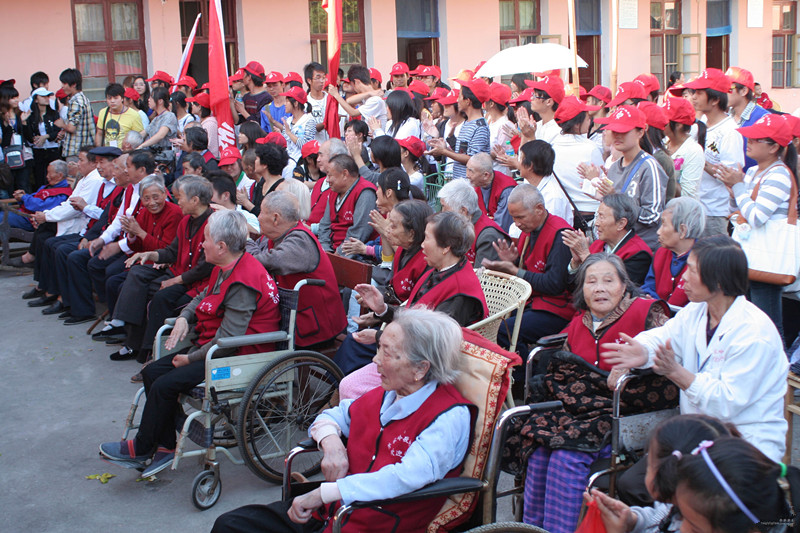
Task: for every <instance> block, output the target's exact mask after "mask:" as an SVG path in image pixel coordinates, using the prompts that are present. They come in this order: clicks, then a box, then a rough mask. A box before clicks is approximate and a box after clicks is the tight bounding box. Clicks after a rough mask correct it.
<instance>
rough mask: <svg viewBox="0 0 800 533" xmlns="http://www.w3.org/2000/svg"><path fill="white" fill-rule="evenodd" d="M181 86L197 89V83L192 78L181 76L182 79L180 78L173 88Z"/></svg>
mask: <svg viewBox="0 0 800 533" xmlns="http://www.w3.org/2000/svg"><path fill="white" fill-rule="evenodd" d="M179 85H184V86H186V87H189V89H194V88H196V87H197V82H196V81H195V79H194V78H193V77H191V76H181V77H180V78H178V81H176V82H175V84H174V85H173V87H177V86H179Z"/></svg>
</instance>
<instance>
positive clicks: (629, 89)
mask: <svg viewBox="0 0 800 533" xmlns="http://www.w3.org/2000/svg"><path fill="white" fill-rule="evenodd" d="M631 98H638V99H640V100H646V99H647V93H646V92H645V89H644V85H642V84H641V83H636V82H635V81H626V82H624V83H620V84H619V88H618V89H617V94H616V96H614V99H613V100H611V101H610V102H609V103H608V107H616V106H618V105H620V104H621V103H622V102H624V101H625V100H629V99H631Z"/></svg>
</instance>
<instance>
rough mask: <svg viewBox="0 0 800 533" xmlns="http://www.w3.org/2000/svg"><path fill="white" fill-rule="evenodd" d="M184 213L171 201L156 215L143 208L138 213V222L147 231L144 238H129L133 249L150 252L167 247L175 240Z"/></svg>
mask: <svg viewBox="0 0 800 533" xmlns="http://www.w3.org/2000/svg"><path fill="white" fill-rule="evenodd" d="M182 218H183V213H182V212H181V208H180V207H178V206H177V205H176V204H173V203H171V202H166V203H165V204H164V209H162V210H161V212H160V213H159V214H157V215H154V214H153V213H151V212H150V211H148V210H147V209H142V210H140V211H139V214H138V215H136V222H138V223H139V226H140V227H141V228H142V229H143V230H144V231H146V232H147V235H146V236H145V237H144V239H139V238H136V239H131V238H128V243H129V244H130V247H131V250H133V251H134V252H150V251H153V250H158V249H159V248H166V247H167V246H169V244H170V243H171V242H172V241H173V240H175V234H176V232H177V231H178V224H180V223H181V219H182Z"/></svg>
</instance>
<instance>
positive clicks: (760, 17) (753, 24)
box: [747, 0, 764, 28]
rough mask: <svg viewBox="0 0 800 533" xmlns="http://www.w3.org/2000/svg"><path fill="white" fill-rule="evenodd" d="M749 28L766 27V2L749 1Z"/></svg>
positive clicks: (758, 0) (761, 0) (759, 0)
mask: <svg viewBox="0 0 800 533" xmlns="http://www.w3.org/2000/svg"><path fill="white" fill-rule="evenodd" d="M747 27H748V28H763V27H764V0H747Z"/></svg>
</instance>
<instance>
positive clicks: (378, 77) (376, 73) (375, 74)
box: [369, 68, 383, 83]
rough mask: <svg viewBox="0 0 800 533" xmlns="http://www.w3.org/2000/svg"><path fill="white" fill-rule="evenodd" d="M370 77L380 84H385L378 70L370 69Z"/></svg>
mask: <svg viewBox="0 0 800 533" xmlns="http://www.w3.org/2000/svg"><path fill="white" fill-rule="evenodd" d="M369 77H370V78H371V79H373V80H376V81H377V82H378V83H383V76H381V73H380V71H379V70H378V69H376V68H371V69H369Z"/></svg>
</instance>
